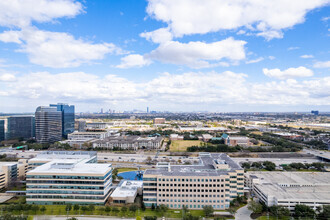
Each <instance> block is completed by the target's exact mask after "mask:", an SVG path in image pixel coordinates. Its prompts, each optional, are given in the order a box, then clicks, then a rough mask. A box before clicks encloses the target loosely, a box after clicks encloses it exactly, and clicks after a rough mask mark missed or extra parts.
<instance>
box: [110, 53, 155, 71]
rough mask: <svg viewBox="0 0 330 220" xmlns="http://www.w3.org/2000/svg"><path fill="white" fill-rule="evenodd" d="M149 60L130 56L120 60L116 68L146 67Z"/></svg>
mask: <svg viewBox="0 0 330 220" xmlns="http://www.w3.org/2000/svg"><path fill="white" fill-rule="evenodd" d="M150 63H151V60H149V59H146V58H144V57H143V56H142V55H140V54H130V55H127V56H125V57H123V58H121V63H120V64H119V65H117V66H116V67H117V68H122V69H125V68H131V67H143V66H148V65H149V64H150Z"/></svg>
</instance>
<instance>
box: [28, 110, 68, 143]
mask: <svg viewBox="0 0 330 220" xmlns="http://www.w3.org/2000/svg"><path fill="white" fill-rule="evenodd" d="M35 127H36V140H37V142H39V143H54V142H56V141H60V140H61V139H62V112H61V111H58V110H57V108H56V107H45V106H39V107H38V108H37V110H36V113H35Z"/></svg>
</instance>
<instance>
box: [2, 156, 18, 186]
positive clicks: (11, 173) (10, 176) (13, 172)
mask: <svg viewBox="0 0 330 220" xmlns="http://www.w3.org/2000/svg"><path fill="white" fill-rule="evenodd" d="M16 181H17V163H11V162H1V163H0V189H3V188H7V187H8V186H9V185H10V184H11V183H13V182H16Z"/></svg>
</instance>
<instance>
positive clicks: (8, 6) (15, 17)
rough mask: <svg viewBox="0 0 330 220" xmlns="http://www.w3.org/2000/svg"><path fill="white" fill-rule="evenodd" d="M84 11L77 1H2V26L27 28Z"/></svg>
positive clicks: (0, 13) (0, 8) (0, 20)
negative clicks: (34, 23)
mask: <svg viewBox="0 0 330 220" xmlns="http://www.w3.org/2000/svg"><path fill="white" fill-rule="evenodd" d="M82 11H83V6H82V5H81V3H80V2H79V1H75V0H3V1H0V26H7V27H12V26H15V27H21V28H22V27H26V26H30V25H31V22H33V21H36V22H49V21H52V20H53V19H56V18H61V17H74V16H76V15H77V14H80V13H81V12H82Z"/></svg>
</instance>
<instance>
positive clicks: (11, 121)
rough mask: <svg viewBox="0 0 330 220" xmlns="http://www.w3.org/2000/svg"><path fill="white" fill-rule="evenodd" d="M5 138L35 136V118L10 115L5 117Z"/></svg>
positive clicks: (28, 137)
mask: <svg viewBox="0 0 330 220" xmlns="http://www.w3.org/2000/svg"><path fill="white" fill-rule="evenodd" d="M7 127H8V128H7V135H6V139H19V138H23V139H25V140H26V139H30V138H33V137H34V136H35V119H34V117H33V116H25V115H18V116H10V117H8V118H7Z"/></svg>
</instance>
